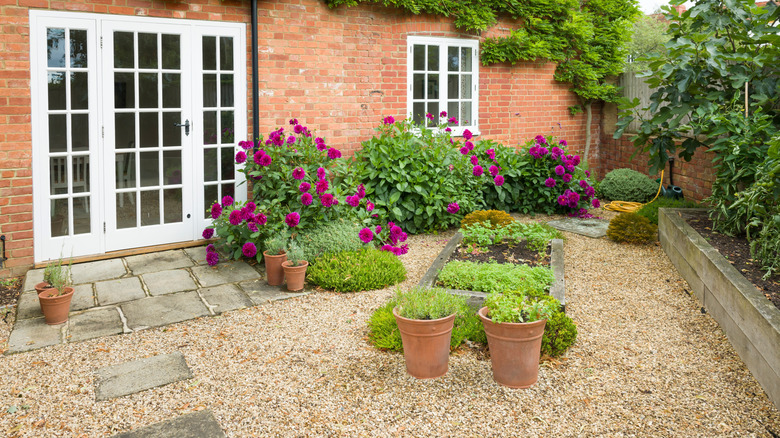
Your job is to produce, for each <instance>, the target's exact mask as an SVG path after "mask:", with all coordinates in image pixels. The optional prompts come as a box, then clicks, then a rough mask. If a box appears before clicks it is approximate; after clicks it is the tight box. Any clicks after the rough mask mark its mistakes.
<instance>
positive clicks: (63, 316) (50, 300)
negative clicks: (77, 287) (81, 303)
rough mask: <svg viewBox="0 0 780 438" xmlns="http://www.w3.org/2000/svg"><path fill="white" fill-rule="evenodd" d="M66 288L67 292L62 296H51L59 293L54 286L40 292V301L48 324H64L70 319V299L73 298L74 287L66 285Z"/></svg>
mask: <svg viewBox="0 0 780 438" xmlns="http://www.w3.org/2000/svg"><path fill="white" fill-rule="evenodd" d="M64 290H65V293H64V294H62V295H60V296H49V295H56V294H57V293H58V291H57V289H54V288H50V289H46V290H44V291H43V292H41V293H39V294H38V301H39V302H40V303H41V311H42V312H43V317H44V318H45V319H46V324H49V325H55V324H62V323H63V322H65V321H67V320H68V312H70V300H71V299H72V298H73V288H72V287H66V288H64Z"/></svg>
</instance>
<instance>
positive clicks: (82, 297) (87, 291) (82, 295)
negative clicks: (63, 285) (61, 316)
mask: <svg viewBox="0 0 780 438" xmlns="http://www.w3.org/2000/svg"><path fill="white" fill-rule="evenodd" d="M90 307H95V297H94V296H93V292H92V284H79V285H77V286H73V298H72V299H71V300H70V311H71V312H74V311H77V310H84V309H89V308H90Z"/></svg>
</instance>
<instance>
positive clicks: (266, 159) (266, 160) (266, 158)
mask: <svg viewBox="0 0 780 438" xmlns="http://www.w3.org/2000/svg"><path fill="white" fill-rule="evenodd" d="M272 162H273V159H271V156H270V155H263V156H262V157H260V165H261V166H263V167H268V166H270V165H271V163H272Z"/></svg>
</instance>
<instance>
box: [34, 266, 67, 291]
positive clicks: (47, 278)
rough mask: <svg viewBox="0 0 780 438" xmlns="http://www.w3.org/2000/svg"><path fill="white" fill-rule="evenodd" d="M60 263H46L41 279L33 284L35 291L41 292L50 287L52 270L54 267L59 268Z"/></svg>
mask: <svg viewBox="0 0 780 438" xmlns="http://www.w3.org/2000/svg"><path fill="white" fill-rule="evenodd" d="M61 265H62V264H61V263H60V264H59V265H57V264H55V263H49V264H48V265H46V269H44V270H43V281H42V282H40V283H38V284H36V285H35V292H36V293H41V292H43V291H44V290H46V289H50V288H51V277H52V272H53V271H54V270H55V269H61ZM58 266H59V267H58Z"/></svg>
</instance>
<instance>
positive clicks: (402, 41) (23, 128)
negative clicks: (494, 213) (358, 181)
mask: <svg viewBox="0 0 780 438" xmlns="http://www.w3.org/2000/svg"><path fill="white" fill-rule="evenodd" d="M31 8H35V9H50V10H69V11H82V12H95V13H108V14H116V15H136V16H150V17H165V18H184V19H199V20H211V21H220V20H222V21H231V22H244V23H247V24H249V17H250V15H249V2H247V1H235V0H188V1H186V2H183V1H181V2H180V1H172V0H169V1H161V0H100V1H98V2H90V1H86V2H84V1H48V0H0V72H2V73H0V177H1V179H0V233H2V234H5V235H6V236H7V237H8V246H7V249H8V256H9V257H10V260H8V261H7V262H6V265H5V268H4V269H0V277H5V276H8V275H16V274H21V273H23V272H24V271H25V270H26V269H27V268H29V267H30V266H31V265H32V263H33V243H32V242H33V235H32V234H33V232H32V229H33V228H32V220H33V211H32V178H31V154H32V146H31V144H30V137H31V133H30V132H31V127H30V89H29V88H30V79H29V74H30V73H29V71H30V66H29V43H28V41H29V24H28V17H29V10H30V9H31ZM258 9H259V10H258V15H259V18H258V21H259V54H258V58H259V62H260V73H259V81H260V90H259V91H260V99H259V100H260V114H259V124H260V131H261V133H264V134H267V133H268V132H269V131H270V130H272V129H275V128H276V127H278V126H280V125H286V122H287V120H288V119H289V118H291V117H296V118H298V119H299V120H300V121H301V122H303V123H304V124H306V125H307V126H309V128H311V129H314V130H316V132H317V134H318V135H320V136H323V137H325V138H326V139H327V141H328V144H329V145H331V146H336V147H338V148H340V149H341V150H342V151H343V152H345V153H346V154H350V153H353V152H354V151H355V150H357V149H358V148H359V147H360V143H361V142H362V141H364V140H366V139H368V138H370V137H371V136H372V135H373V133H374V131H373V128H374V127H375V126H376V125H377V124H378V123H379V121H380V120H381V119H382V118H383V117H384V116H387V115H393V116H395V117H396V118H403V116H404V115H405V113H406V37H407V36H409V35H428V36H445V37H469V36H470V35H468V34H465V33H461V32H460V31H458V30H457V29H455V27H454V26H453V25H452V24H451V21H450V20H448V19H444V18H438V17H431V16H416V15H412V14H407V13H403V12H400V11H397V10H394V9H388V8H384V7H382V6H377V5H369V6H365V5H364V6H360V7H355V8H339V9H335V10H333V9H329V8H327V7H326V6H325V5H324V3H323V2H322V1H321V0H279V1H260V2H259V8H258ZM512 26H513V24H512V23H500V24H498V25H497V26H495V27H494V28H493V29H490V30H489V31H488V32H484V33H483V35H482V38H484V37H487V36H496V35H503V34H506V33H508V32H509V28H510V27H512ZM249 32H250V27H249V26H247V41H251V39H250V37H251V35H250V33H249ZM249 52H250V47H249V46H248V47H247V54H248V60H247V77H248V79H250V78H251V53H249ZM553 71H554V65H552V64H545V63H519V64H517V65H515V66H510V65H497V66H490V67H486V66H480V73H479V74H480V120H479V124H480V128H481V132H482V135H483V137H484V138H492V139H495V140H498V141H500V142H502V143H504V144H507V145H518V144H522V143H524V142H525V141H526V140H528V139H530V138H533V137H534V136H535V135H537V134H549V133H554V134H555V135H557V136H559V137H560V138H565V139H566V140H567V141H568V142H569V145H570V149H571V150H572V151H575V152H580V151H582V149H583V146H584V142H585V134H584V132H585V115H584V113H580V114H578V115H577V116H576V117H572V116H570V115H569V112H568V107H570V106H572V105H576V104H577V99H576V97H575V96H574V95H573V94H572V93H570V92H569V91H568V87H567V86H566V85H565V84H560V83H557V82H555V81H554V80H553V78H552V75H553ZM250 83H251V82H250ZM247 102H248V106H249V108H250V114H249V116H250V120H249V127H250V130H251V126H252V121H251V104H252V102H251V90H250V89H248V90H247ZM599 123H600V119H599V110H598V108H594V120H593V123H592V125H591V126H592V128H591V129H592V132H593V137H592V143H593V147H592V150H593V151H594V152H593V154H592V155H591V161H592V162H595V161H597V154H598V152H599V150H598V147H597V145H598V141H599V136H598V126H599Z"/></svg>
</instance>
